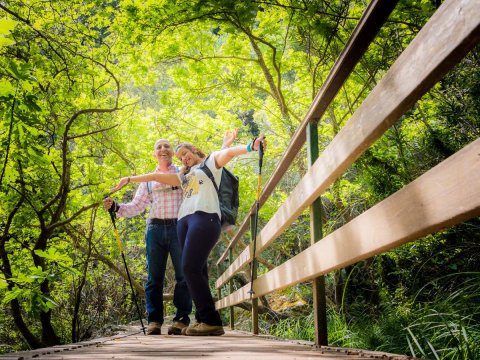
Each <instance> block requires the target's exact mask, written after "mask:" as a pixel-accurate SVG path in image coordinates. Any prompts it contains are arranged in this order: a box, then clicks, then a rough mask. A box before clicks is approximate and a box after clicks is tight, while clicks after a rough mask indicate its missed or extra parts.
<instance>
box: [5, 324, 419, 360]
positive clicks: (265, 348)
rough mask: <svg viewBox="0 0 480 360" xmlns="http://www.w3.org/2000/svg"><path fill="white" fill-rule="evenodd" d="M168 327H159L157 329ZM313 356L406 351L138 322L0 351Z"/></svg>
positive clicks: (349, 359) (336, 359)
mask: <svg viewBox="0 0 480 360" xmlns="http://www.w3.org/2000/svg"><path fill="white" fill-rule="evenodd" d="M166 333H167V328H166V327H165V328H163V329H162V334H166ZM152 358H162V359H198V358H202V359H222V360H224V359H232V360H248V359H272V360H284V359H285V360H287V359H288V360H291V359H318V360H355V359H363V360H366V359H384V360H387V359H388V360H407V359H412V358H410V357H406V356H398V355H395V354H387V353H381V352H371V351H364V350H355V349H345V348H332V347H317V346H315V345H314V344H312V343H307V342H292V341H281V340H275V339H272V338H268V337H263V336H252V335H251V334H247V333H242V332H239V331H229V330H227V331H226V334H225V335H223V336H208V337H203V336H178V335H177V336H175V335H159V336H145V335H143V333H142V332H141V331H140V330H139V329H138V328H137V329H136V330H134V329H131V330H130V331H128V332H126V333H124V334H120V335H116V336H112V337H107V338H101V339H95V340H92V341H85V342H81V343H76V344H72V345H59V346H54V347H50V348H45V349H37V350H32V351H22V352H18V353H14V354H10V355H4V356H1V355H0V360H14V359H15V360H28V359H50V360H53V359H65V360H73V359H75V360H81V359H152Z"/></svg>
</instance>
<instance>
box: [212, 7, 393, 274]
mask: <svg viewBox="0 0 480 360" xmlns="http://www.w3.org/2000/svg"><path fill="white" fill-rule="evenodd" d="M397 2H398V0H389V1H384V0H373V1H372V2H371V3H370V4H369V5H368V6H367V8H366V9H365V11H364V13H363V15H362V17H361V19H360V21H359V23H358V25H357V26H356V28H355V30H354V31H353V34H352V36H351V37H350V39H349V41H348V43H347V44H346V46H345V48H344V49H343V51H342V53H341V54H340V55H339V57H338V59H337V61H336V62H335V65H334V66H333V68H332V70H331V71H330V73H329V75H328V77H327V79H326V80H325V82H324V84H323V85H322V87H321V88H320V90H319V92H318V93H317V95H316V96H315V99H314V101H313V103H312V105H311V106H310V109H309V110H308V112H307V115H306V116H305V118H304V120H303V121H302V123H301V124H300V126H299V127H298V128H297V130H296V131H295V134H294V135H293V138H292V141H291V142H290V144H289V146H288V148H287V149H286V151H285V153H284V154H283V156H282V159H281V160H280V162H279V163H278V164H277V167H276V168H275V170H274V172H273V174H272V176H271V177H270V178H269V180H268V182H267V183H266V184H265V186H264V188H263V191H262V193H261V195H260V197H259V204H260V206H262V205H263V204H264V203H265V202H266V201H267V199H268V198H269V196H270V195H271V193H272V192H273V190H274V189H275V187H276V186H277V184H278V182H279V181H280V180H281V179H282V177H283V175H284V174H285V172H286V171H287V170H288V168H289V167H290V165H291V163H292V162H293V160H294V158H295V156H297V153H298V152H299V151H300V149H301V147H302V146H303V145H304V144H305V132H306V128H307V125H308V124H309V123H310V122H318V121H319V120H320V118H321V117H322V116H323V114H324V113H325V111H326V110H327V108H328V106H329V105H330V103H331V102H332V100H333V99H334V97H335V95H336V94H337V93H338V91H339V90H340V88H341V87H342V85H343V84H344V82H345V80H346V79H347V78H348V76H349V75H350V73H351V71H352V70H353V68H354V67H355V65H356V64H357V63H358V61H359V60H360V58H361V57H362V56H363V54H364V53H365V52H366V51H367V48H368V46H369V45H370V43H371V42H372V40H373V39H374V38H375V36H376V34H377V33H378V31H379V30H380V28H381V27H382V25H383V24H384V23H385V21H386V20H387V19H388V16H389V15H390V13H391V12H392V11H393V9H394V8H395V5H396V4H397ZM254 212H255V204H253V205H252V207H251V208H250V211H249V212H248V213H247V215H246V216H245V218H244V220H243V222H242V224H241V225H240V227H239V229H238V231H237V232H236V234H235V235H234V236H233V237H232V239H231V241H230V243H229V244H228V246H227V247H226V249H225V251H224V252H223V254H222V255H221V256H220V258H219V259H218V261H217V265H219V264H220V263H221V262H222V261H224V260H225V259H226V257H227V255H228V250H229V249H230V248H232V247H233V246H235V245H236V243H237V242H238V240H239V239H240V238H241V237H242V235H243V234H244V233H245V231H247V229H248V228H249V221H250V216H251V215H252V214H254Z"/></svg>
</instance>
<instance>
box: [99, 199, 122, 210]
mask: <svg viewBox="0 0 480 360" xmlns="http://www.w3.org/2000/svg"><path fill="white" fill-rule="evenodd" d="M103 208H104V209H105V210H108V211H110V210H113V211H115V212H117V211H118V209H120V206H118V204H117V203H116V202H115V201H114V200H113V199H112V198H111V197H109V196H107V197H106V198H105V199H103Z"/></svg>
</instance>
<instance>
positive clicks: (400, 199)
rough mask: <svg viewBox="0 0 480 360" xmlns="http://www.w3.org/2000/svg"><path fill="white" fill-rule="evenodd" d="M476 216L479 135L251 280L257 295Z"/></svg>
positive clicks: (241, 293) (241, 295)
mask: <svg viewBox="0 0 480 360" xmlns="http://www.w3.org/2000/svg"><path fill="white" fill-rule="evenodd" d="M479 215H480V139H478V140H476V141H474V142H473V143H471V144H470V145H468V146H466V147H465V148H463V149H462V150H460V151H459V152H458V153H456V154H455V155H453V156H451V157H450V158H448V159H447V160H445V161H443V162H442V163H440V164H439V165H437V166H436V167H434V168H433V169H431V170H429V171H428V172H426V173H425V174H423V175H422V176H420V177H419V178H418V179H416V180H415V181H413V182H412V183H410V184H408V185H407V186H405V187H404V188H403V189H401V190H399V191H397V192H396V193H395V194H393V195H392V196H390V197H388V198H387V199H385V200H384V201H382V202H380V203H379V204H377V205H375V206H374V207H372V208H371V209H369V210H367V211H366V212H364V213H363V214H361V215H359V216H357V217H356V218H355V219H353V220H352V221H350V222H349V223H347V224H346V225H344V226H342V227H341V228H340V229H338V230H336V231H335V232H333V233H332V234H330V235H328V236H326V237H325V238H324V239H322V240H321V241H319V242H317V243H315V244H314V245H312V246H311V247H309V248H308V249H306V250H304V251H303V252H301V253H300V254H298V255H296V256H295V257H293V258H292V259H290V260H288V261H286V262H285V263H283V264H282V265H280V266H278V267H276V268H275V269H273V270H271V271H269V272H268V273H266V274H265V275H263V276H261V277H259V278H258V279H257V280H256V281H255V282H254V291H255V297H258V296H263V295H265V294H268V293H270V292H272V291H275V290H279V289H283V288H285V287H287V286H292V285H294V284H297V283H300V282H303V281H306V280H310V279H312V278H315V277H317V276H319V275H322V274H326V273H328V272H330V271H332V270H335V269H340V268H344V267H345V266H348V265H351V264H354V263H356V262H358V261H360V260H363V259H367V258H369V257H371V256H373V255H377V254H381V253H383V252H385V251H388V250H390V249H393V248H395V247H397V246H399V245H401V244H404V243H406V242H409V241H412V240H415V239H418V238H420V237H422V236H425V235H428V234H431V233H433V232H435V231H438V230H441V229H443V228H445V227H448V226H452V225H454V224H458V223H460V222H463V221H465V220H468V219H471V218H473V217H476V216H479ZM327 255H328V256H327ZM248 290H250V284H247V285H245V286H244V287H242V288H241V289H239V290H237V291H236V292H234V293H233V294H231V295H230V296H228V297H226V298H223V299H221V300H219V301H217V303H216V306H217V308H219V309H221V308H224V307H226V306H232V305H235V304H238V303H240V302H242V301H245V300H248V299H249V298H250V294H248Z"/></svg>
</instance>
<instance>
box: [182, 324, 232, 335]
mask: <svg viewBox="0 0 480 360" xmlns="http://www.w3.org/2000/svg"><path fill="white" fill-rule="evenodd" d="M223 334H225V331H224V330H223V326H221V325H208V324H205V323H196V324H194V325H192V326H189V327H188V328H187V330H185V335H187V336H220V335H223Z"/></svg>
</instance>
